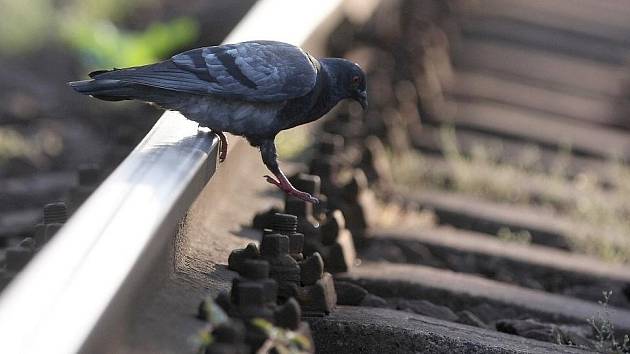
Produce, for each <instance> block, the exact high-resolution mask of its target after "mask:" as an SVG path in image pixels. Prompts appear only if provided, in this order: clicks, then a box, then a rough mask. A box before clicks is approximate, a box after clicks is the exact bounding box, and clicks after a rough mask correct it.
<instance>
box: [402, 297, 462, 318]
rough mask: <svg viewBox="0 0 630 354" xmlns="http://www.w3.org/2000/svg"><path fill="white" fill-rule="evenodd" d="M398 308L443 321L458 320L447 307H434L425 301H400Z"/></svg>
mask: <svg viewBox="0 0 630 354" xmlns="http://www.w3.org/2000/svg"><path fill="white" fill-rule="evenodd" d="M398 308H400V309H402V310H407V311H412V312H415V313H417V314H419V315H423V316H429V317H433V318H437V319H440V320H445V321H451V322H455V321H457V320H458V319H459V317H457V315H456V314H455V313H454V312H453V311H451V309H449V308H448V307H446V306H440V305H435V304H433V303H431V302H429V301H426V300H419V301H418V300H401V301H400V302H399V303H398Z"/></svg>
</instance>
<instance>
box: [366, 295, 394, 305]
mask: <svg viewBox="0 0 630 354" xmlns="http://www.w3.org/2000/svg"><path fill="white" fill-rule="evenodd" d="M359 306H366V307H387V306H388V304H387V301H386V300H385V299H383V298H382V297H380V296H376V295H374V294H367V295H365V297H364V298H363V300H362V301H361V303H360V304H359Z"/></svg>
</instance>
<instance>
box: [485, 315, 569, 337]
mask: <svg viewBox="0 0 630 354" xmlns="http://www.w3.org/2000/svg"><path fill="white" fill-rule="evenodd" d="M496 329H497V331H499V332H503V333H508V334H516V335H518V336H521V337H525V338H532V339H537V340H541V341H547V342H548V341H553V340H554V339H555V338H554V333H556V335H557V333H558V331H559V329H558V327H557V326H556V325H554V324H551V323H543V322H539V321H537V320H535V319H532V318H528V319H525V320H513V319H504V320H498V321H497V322H496Z"/></svg>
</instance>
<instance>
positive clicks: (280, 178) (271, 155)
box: [260, 140, 319, 204]
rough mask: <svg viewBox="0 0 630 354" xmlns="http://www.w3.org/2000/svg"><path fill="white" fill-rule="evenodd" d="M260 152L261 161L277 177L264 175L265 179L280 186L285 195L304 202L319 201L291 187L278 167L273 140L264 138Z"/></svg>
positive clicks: (315, 202)
mask: <svg viewBox="0 0 630 354" xmlns="http://www.w3.org/2000/svg"><path fill="white" fill-rule="evenodd" d="M260 154H261V156H262V160H263V162H264V163H265V166H267V168H268V169H269V171H271V172H272V173H273V174H274V176H276V178H277V180H276V179H274V178H273V177H271V176H269V175H266V176H265V179H266V180H267V182H269V183H271V184H273V185H275V186H276V187H278V188H280V189H281V190H282V191H283V192H284V193H286V194H287V195H290V196H292V197H295V198H298V199H300V200H303V201H305V202H309V203H313V204H317V203H319V200H318V199H317V198H315V197H313V196H312V195H310V194H308V193H306V192H302V191H300V190H297V189H296V188H295V187H293V185H292V184H291V182H289V179H288V178H287V176H286V175H285V174H284V172H282V170H280V167H279V166H278V160H277V154H276V146H275V145H274V143H273V140H265V141H264V142H263V143H262V144H261V145H260Z"/></svg>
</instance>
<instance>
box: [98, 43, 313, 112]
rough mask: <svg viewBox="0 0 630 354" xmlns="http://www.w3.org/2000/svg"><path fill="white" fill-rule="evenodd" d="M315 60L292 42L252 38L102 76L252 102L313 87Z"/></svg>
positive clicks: (278, 98)
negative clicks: (250, 40) (247, 40)
mask: <svg viewBox="0 0 630 354" xmlns="http://www.w3.org/2000/svg"><path fill="white" fill-rule="evenodd" d="M318 70H319V67H318V63H317V61H316V60H315V59H314V58H312V57H311V56H309V55H308V54H307V53H305V52H304V51H302V50H301V49H300V48H298V47H295V46H293V45H290V44H286V43H281V42H272V41H252V42H243V43H238V44H227V45H221V46H215V47H204V48H197V49H193V50H189V51H187V52H183V53H181V54H177V55H175V56H173V57H172V58H171V59H170V60H166V61H163V62H161V63H157V64H153V65H147V66H141V67H137V68H129V69H122V70H114V71H109V72H105V73H101V74H97V75H95V78H97V79H100V78H103V79H116V80H122V81H126V82H131V83H136V84H142V85H147V86H153V87H159V88H162V89H167V90H173V91H179V92H186V93H192V94H201V95H208V94H210V95H216V96H219V97H224V98H235V99H240V100H245V101H252V102H277V101H284V100H288V99H291V98H296V97H301V96H304V95H306V94H307V93H309V92H310V91H311V90H312V89H313V87H315V83H316V79H317V71H318Z"/></svg>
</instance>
